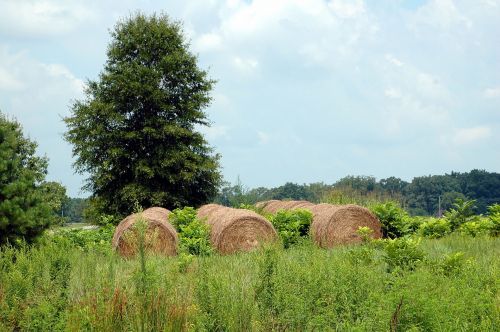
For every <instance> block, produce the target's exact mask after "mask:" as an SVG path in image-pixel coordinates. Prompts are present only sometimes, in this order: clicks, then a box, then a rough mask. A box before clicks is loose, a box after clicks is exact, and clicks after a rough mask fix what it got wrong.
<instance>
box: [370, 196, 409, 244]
mask: <svg viewBox="0 0 500 332" xmlns="http://www.w3.org/2000/svg"><path fill="white" fill-rule="evenodd" d="M371 211H372V212H373V213H374V214H375V215H376V216H377V218H378V219H379V220H380V222H381V223H382V232H383V236H384V237H386V238H391V239H393V238H397V237H401V236H405V235H408V234H410V233H411V231H412V227H411V218H410V216H409V215H408V213H407V212H406V211H405V210H403V209H402V208H401V207H399V205H398V204H397V203H396V202H393V201H388V202H385V203H380V204H376V205H374V206H372V207H371Z"/></svg>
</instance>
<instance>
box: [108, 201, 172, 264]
mask: <svg viewBox="0 0 500 332" xmlns="http://www.w3.org/2000/svg"><path fill="white" fill-rule="evenodd" d="M169 214H170V211H168V210H167V209H164V208H161V207H151V208H149V209H146V210H144V211H143V212H142V213H134V214H131V215H129V216H128V217H126V218H125V219H123V220H122V221H121V222H120V223H119V224H118V226H116V230H115V233H114V235H113V240H112V245H113V248H114V249H115V250H116V251H117V252H118V253H119V254H120V255H121V256H123V257H133V256H134V255H135V254H136V253H137V252H138V250H139V238H138V236H139V234H138V230H137V228H136V227H134V225H135V223H136V222H137V221H138V220H139V218H142V219H143V220H144V221H145V222H146V224H147V229H146V232H145V238H144V246H145V249H146V251H147V252H150V253H155V254H162V255H166V256H174V255H176V254H177V242H178V237H177V232H176V231H175V228H174V227H173V226H172V225H171V224H170V223H169V222H168V215H169Z"/></svg>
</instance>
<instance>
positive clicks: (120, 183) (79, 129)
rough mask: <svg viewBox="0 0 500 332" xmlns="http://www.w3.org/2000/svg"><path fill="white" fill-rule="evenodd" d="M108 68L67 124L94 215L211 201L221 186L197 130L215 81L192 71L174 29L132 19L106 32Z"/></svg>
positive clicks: (166, 22)
mask: <svg viewBox="0 0 500 332" xmlns="http://www.w3.org/2000/svg"><path fill="white" fill-rule="evenodd" d="M111 37H112V40H111V43H110V45H109V47H108V51H107V62H106V64H105V67H104V70H103V71H102V72H101V74H100V75H99V78H98V80H96V81H89V82H88V84H87V89H86V98H85V99H84V100H80V101H77V102H75V103H74V104H73V106H72V115H71V116H69V117H67V118H66V119H65V121H66V124H67V126H68V131H67V133H66V135H65V137H66V139H67V140H68V141H69V142H71V143H72V144H73V153H74V155H75V156H76V157H77V159H76V162H75V166H76V169H77V171H78V172H80V173H82V174H89V178H88V181H87V183H86V186H85V189H87V190H89V191H90V192H91V193H92V201H93V203H94V206H96V207H97V210H98V211H99V212H102V213H109V214H115V215H124V214H128V213H129V212H131V211H132V210H133V207H134V204H135V203H136V202H138V203H139V204H140V205H142V206H145V207H147V206H151V205H159V206H164V207H167V208H175V207H180V206H184V205H194V206H197V205H200V204H203V203H205V202H207V201H209V200H210V199H212V198H213V197H214V196H215V194H216V192H217V187H218V185H219V183H220V181H221V176H220V173H219V162H218V159H219V157H218V155H214V154H213V151H212V149H211V148H210V147H209V146H208V144H207V142H206V141H205V139H204V138H203V136H202V135H201V134H200V133H199V132H198V131H197V128H199V126H207V125H209V122H208V119H207V115H206V113H205V112H204V109H205V108H206V107H207V106H208V105H209V104H210V101H211V97H210V95H209V92H210V91H211V90H212V87H213V84H214V81H213V80H211V79H210V78H208V75H207V72H206V71H204V70H201V69H200V68H198V66H197V58H196V56H194V55H193V54H192V53H190V52H189V50H188V44H187V43H186V41H185V39H184V37H183V33H182V28H181V25H180V23H178V22H173V21H171V20H170V19H169V18H168V17H167V16H165V15H160V16H157V15H153V16H145V15H143V14H136V15H134V16H132V17H129V18H128V19H125V20H123V21H121V22H119V23H118V24H117V25H116V27H115V29H114V31H113V32H112V33H111Z"/></svg>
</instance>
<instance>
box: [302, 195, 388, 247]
mask: <svg viewBox="0 0 500 332" xmlns="http://www.w3.org/2000/svg"><path fill="white" fill-rule="evenodd" d="M308 209H309V210H311V212H312V213H313V221H312V224H311V236H312V238H313V241H314V242H315V243H316V244H318V245H319V246H320V247H322V248H331V247H334V246H336V245H342V244H350V243H359V242H361V241H362V239H361V237H360V236H359V235H358V234H357V233H356V231H357V230H358V228H359V227H369V228H371V229H372V230H373V233H372V237H373V238H375V239H379V238H381V237H382V225H381V224H380V221H379V220H378V219H377V217H375V216H374V215H373V214H372V213H371V212H370V211H369V210H368V209H366V208H364V207H361V206H358V205H353V204H349V205H331V204H318V205H314V206H310V207H308Z"/></svg>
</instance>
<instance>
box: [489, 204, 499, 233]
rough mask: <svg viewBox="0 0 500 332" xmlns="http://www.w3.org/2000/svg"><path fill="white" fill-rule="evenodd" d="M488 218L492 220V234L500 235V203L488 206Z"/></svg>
mask: <svg viewBox="0 0 500 332" xmlns="http://www.w3.org/2000/svg"><path fill="white" fill-rule="evenodd" d="M488 219H489V220H490V221H491V231H490V234H491V235H492V236H499V235H500V204H493V205H491V206H489V207H488Z"/></svg>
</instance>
